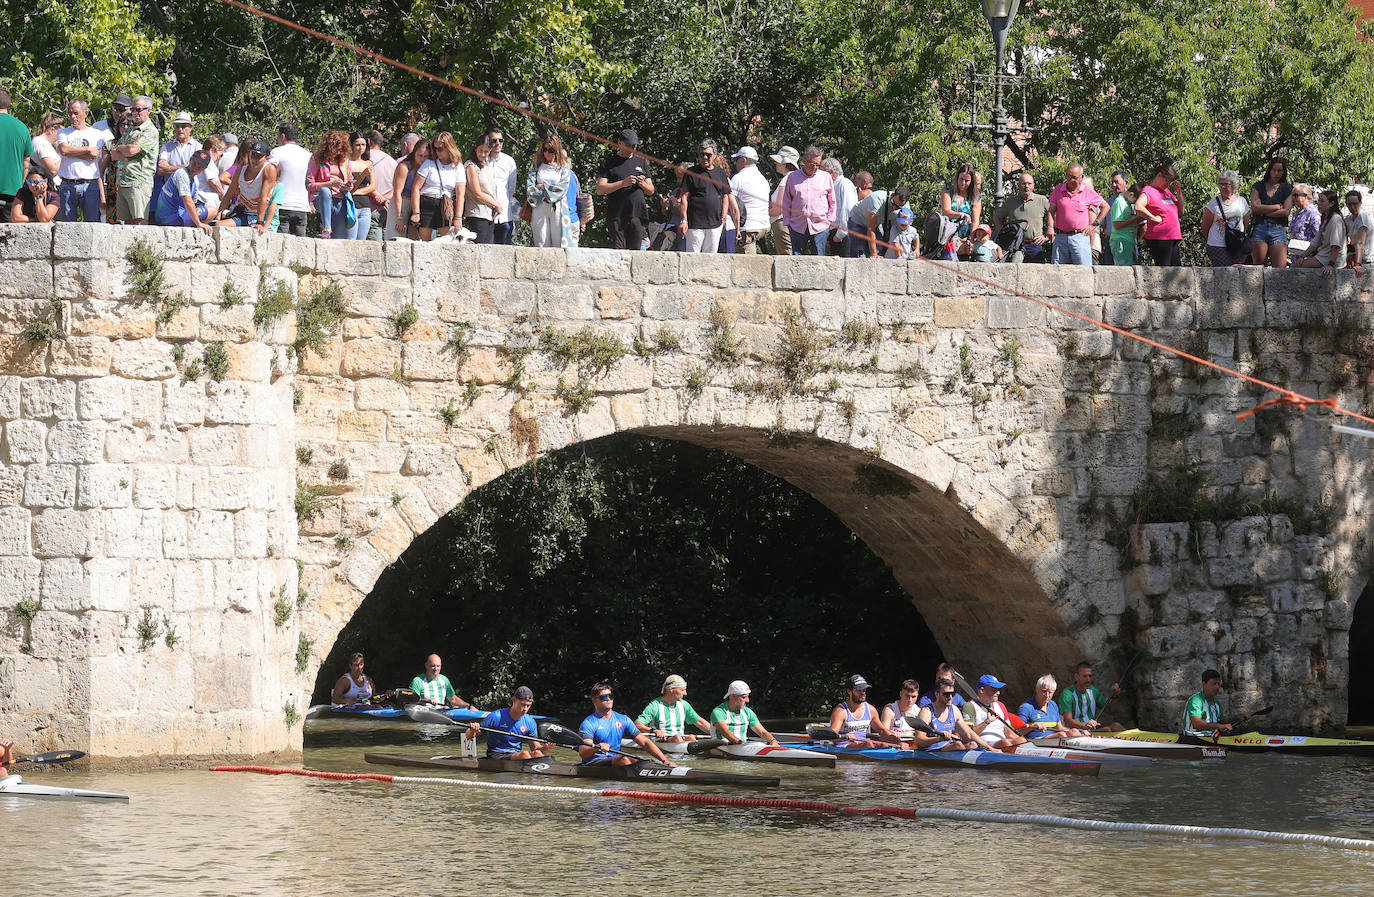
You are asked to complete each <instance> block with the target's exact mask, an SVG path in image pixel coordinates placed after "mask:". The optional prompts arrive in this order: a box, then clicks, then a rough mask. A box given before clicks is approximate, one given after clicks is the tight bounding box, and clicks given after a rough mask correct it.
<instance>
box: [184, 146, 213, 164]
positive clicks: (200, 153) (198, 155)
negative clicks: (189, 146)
mask: <svg viewBox="0 0 1374 897" xmlns="http://www.w3.org/2000/svg"><path fill="white" fill-rule="evenodd" d="M186 164H187V165H199V166H200V167H201V168H209V167H210V154H209V153H207V152H206V151H205V150H196V151H195V152H194V153H191V158H189V159H187V160H186Z"/></svg>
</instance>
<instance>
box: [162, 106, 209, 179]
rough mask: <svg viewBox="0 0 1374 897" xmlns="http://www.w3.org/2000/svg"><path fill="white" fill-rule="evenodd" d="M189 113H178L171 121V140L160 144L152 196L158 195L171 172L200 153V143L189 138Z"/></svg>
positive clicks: (190, 128)
mask: <svg viewBox="0 0 1374 897" xmlns="http://www.w3.org/2000/svg"><path fill="white" fill-rule="evenodd" d="M191 130H192V121H191V113H189V112H178V113H177V117H176V118H174V119H172V139H171V140H168V141H167V142H166V143H164V144H162V148H161V150H159V152H158V154H157V176H156V178H154V180H153V195H154V196H156V195H158V191H159V190H160V189H161V187H162V185H163V184H164V183H166V181H167V178H169V177H171V176H172V172H174V171H177V170H178V169H182V168H185V167H186V166H187V165H188V164H189V163H190V161H191V156H192V155H193V154H195V153H198V152H200V151H201V149H202V147H201V145H200V141H199V140H197V139H195V138H194V137H192V136H191Z"/></svg>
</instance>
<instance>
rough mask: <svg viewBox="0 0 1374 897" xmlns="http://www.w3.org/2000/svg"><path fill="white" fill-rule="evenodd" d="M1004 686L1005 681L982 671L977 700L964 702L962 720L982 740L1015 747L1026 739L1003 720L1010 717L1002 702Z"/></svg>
mask: <svg viewBox="0 0 1374 897" xmlns="http://www.w3.org/2000/svg"><path fill="white" fill-rule="evenodd" d="M1006 687H1007V683H1005V682H1002V681H1000V680H999V679H998V678H997V677H996V676H993V675H990V674H987V673H984V674H983V675H982V676H979V677H978V700H977V701H969V702H967V703H965V704H964V720H965V721H966V722H967V723H968V724H969V726H970V727H971V728H972V729H973V731H974V733H975V734H977V735H978V736H979V737H981V738H982V739H983V741H985V742H987V743H988V744H990V745H992V746H993V747H994V748H998V749H1007V748H1015V747H1016V746H1017V745H1018V744H1025V743H1026V739H1024V738H1022V737H1021V736H1020V735H1017V734H1016V733H1015V732H1013V731H1012V729H1011V726H1010V725H1007V723H1006V722H1005V721H1006V720H1008V719H1010V711H1008V710H1007V705H1006V704H1003V703H1002V689H1004V688H1006ZM979 702H982V703H979ZM983 704H986V705H987V706H988V707H991V708H992V710H993V712H992V713H988V711H987V710H985V709H984V708H983V706H982V705H983Z"/></svg>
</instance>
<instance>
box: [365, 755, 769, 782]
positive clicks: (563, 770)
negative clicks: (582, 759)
mask: <svg viewBox="0 0 1374 897" xmlns="http://www.w3.org/2000/svg"><path fill="white" fill-rule="evenodd" d="M363 759H364V760H366V761H367V762H368V763H380V764H383V765H386V766H423V767H426V768H431V769H464V770H468V771H469V772H494V773H497V772H508V773H517V774H521V775H538V776H566V777H569V778H579V779H624V780H629V781H635V782H662V783H666V784H678V783H682V784H687V785H752V786H755V787H760V788H775V787H777V785H778V784H779V782H780V780H779V779H778V777H777V776H752V775H744V774H742V773H738V772H716V771H715V770H713V769H697V768H695V767H691V766H664V765H663V764H661V763H655V762H653V761H651V760H644V761H641V762H639V763H634V764H631V765H629V766H581V765H578V766H574V765H572V764H570V763H559V762H557V761H554V760H550V759H548V758H547V757H541V758H537V759H534V760H497V759H494V758H486V757H483V758H480V759H476V760H474V759H472V758H469V757H454V756H451V755H439V756H436V757H417V756H414V755H412V754H373V753H368V754H364V755H363Z"/></svg>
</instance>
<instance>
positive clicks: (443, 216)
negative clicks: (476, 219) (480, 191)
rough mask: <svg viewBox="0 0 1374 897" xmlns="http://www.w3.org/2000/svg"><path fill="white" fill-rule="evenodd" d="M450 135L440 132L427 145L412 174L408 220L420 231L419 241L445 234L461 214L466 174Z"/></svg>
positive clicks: (458, 219)
mask: <svg viewBox="0 0 1374 897" xmlns="http://www.w3.org/2000/svg"><path fill="white" fill-rule="evenodd" d="M462 162H463V157H462V156H461V155H460V154H459V152H458V146H457V145H456V144H455V143H454V142H453V135H452V134H450V133H449V132H448V131H441V132H440V133H439V134H438V135H437V136H436V137H435V138H434V140H433V142H432V143H430V145H429V158H428V159H426V160H425V161H424V162H423V163H421V165H420V167H419V168H418V169H416V171H415V181H414V183H413V184H412V186H411V188H410V208H411V211H410V221H411V223H412V224H415V225H417V226H418V227H419V228H420V239H421V240H423V241H425V242H429V241H430V240H432V239H434V234H435V232H436V231H437V232H438V233H439V235H440V236H443V235H444V234H446V233H448V232H449V229H450V228H452V227H453V226H454V225H455V224H457V223H458V222H459V221H460V220H461V218H462V215H463V194H464V192H465V190H466V187H467V175H466V174H464V173H463V165H462Z"/></svg>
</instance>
